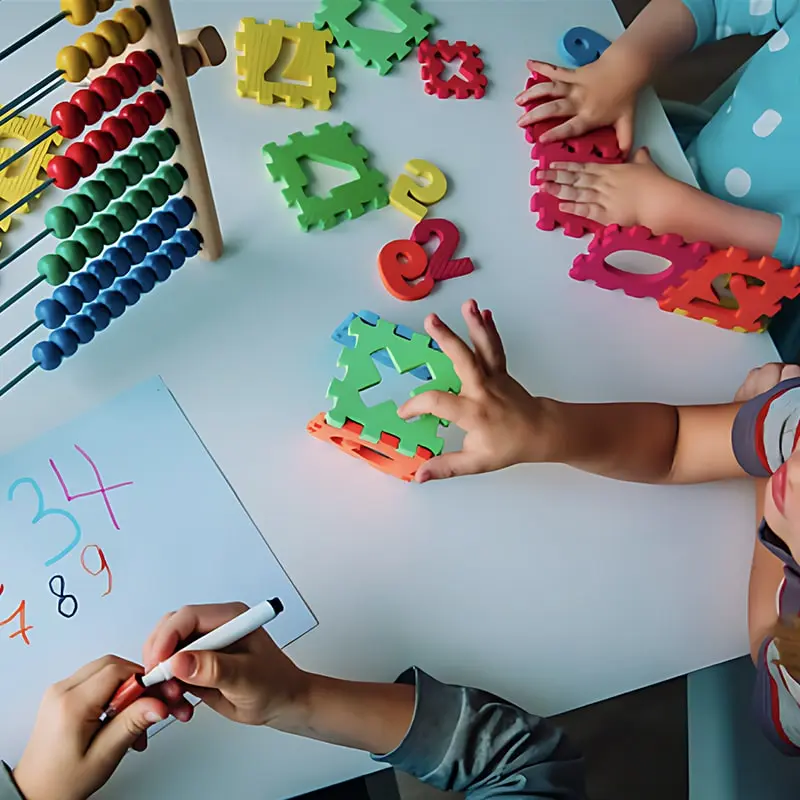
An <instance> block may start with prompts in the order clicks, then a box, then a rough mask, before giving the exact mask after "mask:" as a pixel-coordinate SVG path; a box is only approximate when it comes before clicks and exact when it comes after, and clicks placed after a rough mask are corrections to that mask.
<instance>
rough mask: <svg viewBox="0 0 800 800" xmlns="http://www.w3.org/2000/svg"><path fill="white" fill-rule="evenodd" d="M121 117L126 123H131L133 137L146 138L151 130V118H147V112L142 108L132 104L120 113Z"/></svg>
mask: <svg viewBox="0 0 800 800" xmlns="http://www.w3.org/2000/svg"><path fill="white" fill-rule="evenodd" d="M119 116H120V119H124V120H125V122H130V124H131V127H132V128H133V135H134V136H135V137H136V138H137V139H138V138H139V137H140V136H144V135H145V134H146V133H147V131H148V130H149V128H150V117H148V116H147V112H146V111H145V110H144V109H143V108H142V107H141V106H137V105H134V104H133V103H131V104H129V105H127V106H125V108H123V109H122V111H120V112H119Z"/></svg>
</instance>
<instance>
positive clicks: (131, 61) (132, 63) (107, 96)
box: [50, 50, 158, 139]
mask: <svg viewBox="0 0 800 800" xmlns="http://www.w3.org/2000/svg"><path fill="white" fill-rule="evenodd" d="M157 74H158V73H157V70H156V64H155V62H154V61H153V58H152V56H150V55H149V54H148V53H145V52H144V51H142V50H137V51H136V52H135V53H131V54H130V55H129V56H128V57H127V58H126V59H125V63H124V64H115V65H114V66H113V67H111V69H109V70H108V72H107V73H106V74H105V75H104V76H102V77H100V78H95V79H94V80H93V81H92V82H91V83H90V84H89V88H88V89H81V90H80V91H77V92H75V94H74V95H72V98H71V99H70V100H69V101H65V102H63V103H58V104H57V105H55V106H53V110H52V112H51V113H50V124H51V125H53V126H54V127H55V126H57V127H58V128H59V129H60V130H59V133H60V134H61V135H62V136H63V137H64V138H65V139H77V138H78V136H80V135H81V134H82V133H83V131H84V130H85V129H86V126H87V125H94V124H96V123H97V122H99V121H100V118H101V117H102V116H103V114H105V113H106V112H107V111H113V110H114V109H115V108H116V107H117V106H118V105H119V104H120V103H121V102H122V100H123V98H124V99H125V100H127V99H128V98H129V97H133V96H134V95H135V94H136V92H137V91H139V88H140V87H142V88H143V87H145V86H150V84H152V83H153V81H155V79H156V75H157ZM87 138H88V137H87Z"/></svg>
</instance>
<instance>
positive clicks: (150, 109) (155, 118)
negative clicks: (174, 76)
mask: <svg viewBox="0 0 800 800" xmlns="http://www.w3.org/2000/svg"><path fill="white" fill-rule="evenodd" d="M136 105H137V106H141V107H142V108H143V109H144V110H145V111H146V112H147V116H148V118H149V119H150V124H151V125H158V123H159V122H161V120H162V119H164V115H165V114H166V113H167V104H166V103H165V102H164V100H163V98H162V97H161V95H160V94H156V93H155V92H145V93H144V94H140V95H139V96H138V97H137V98H136Z"/></svg>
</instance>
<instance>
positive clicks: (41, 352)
mask: <svg viewBox="0 0 800 800" xmlns="http://www.w3.org/2000/svg"><path fill="white" fill-rule="evenodd" d="M33 360H34V361H35V362H36V363H37V364H38V365H39V366H40V367H41V368H42V369H43V370H47V372H50V371H51V370H54V369H58V367H60V366H61V362H62V361H63V360H64V354H63V353H62V352H61V348H60V347H58V345H55V344H53V343H52V342H39V344H37V345H36V346H35V347H34V348H33Z"/></svg>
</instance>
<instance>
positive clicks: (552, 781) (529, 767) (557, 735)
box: [373, 668, 586, 800]
mask: <svg viewBox="0 0 800 800" xmlns="http://www.w3.org/2000/svg"><path fill="white" fill-rule="evenodd" d="M398 682H400V683H406V684H411V685H416V689H417V695H416V707H415V709H414V719H413V721H412V723H411V727H410V728H409V730H408V733H407V734H406V737H405V739H404V740H403V741H402V742H401V743H400V745H399V746H398V747H397V749H395V750H394V751H392V752H391V753H389V754H388V755H385V756H380V757H379V756H373V758H374V759H375V760H376V761H380V762H382V763H385V764H391V765H392V766H393V767H396V768H397V769H399V770H401V771H402V772H407V773H409V774H410V775H413V776H415V777H416V778H419V779H420V780H422V781H424V782H425V783H428V784H430V785H431V786H434V787H436V788H438V789H443V790H445V791H454V792H465V793H466V796H467V797H468V798H470V800H488V798H495V797H502V798H515V797H516V798H525V797H533V798H541V799H542V800H547V799H549V800H584V799H585V797H586V795H585V790H584V769H583V759H582V758H581V757H580V755H578V753H577V752H576V751H575V750H574V749H573V748H572V746H571V745H570V743H569V742H568V741H567V739H566V737H565V735H564V734H563V733H562V732H561V731H559V730H558V729H556V728H554V727H553V726H551V725H550V724H549V723H548V722H547V721H546V720H544V719H542V718H541V717H537V716H535V715H533V714H528V713H527V712H526V711H523V710H522V709H521V708H518V707H517V706H515V705H513V704H512V703H509V702H508V701H506V700H502V699H500V698H499V697H495V696H494V695H491V694H488V693H487V692H482V691H479V690H477V689H467V688H464V687H461V686H449V685H447V684H443V683H439V681H437V680H435V679H433V678H431V677H430V676H429V675H427V674H425V673H424V672H423V671H422V670H419V669H417V668H413V669H410V670H408V671H407V672H405V673H403V675H401V676H400V678H398Z"/></svg>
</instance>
